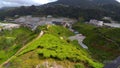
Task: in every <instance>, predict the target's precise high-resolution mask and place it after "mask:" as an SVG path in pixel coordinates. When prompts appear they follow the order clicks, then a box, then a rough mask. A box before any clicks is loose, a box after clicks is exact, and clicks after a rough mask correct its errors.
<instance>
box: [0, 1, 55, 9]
mask: <svg viewBox="0 0 120 68" xmlns="http://www.w3.org/2000/svg"><path fill="white" fill-rule="evenodd" d="M53 1H56V0H0V8H1V7H17V6H30V5H41V4H45V3H49V2H53Z"/></svg>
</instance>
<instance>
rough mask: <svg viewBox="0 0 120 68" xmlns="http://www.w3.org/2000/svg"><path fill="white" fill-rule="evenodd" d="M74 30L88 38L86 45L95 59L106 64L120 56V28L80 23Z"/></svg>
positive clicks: (85, 41) (75, 25)
mask: <svg viewBox="0 0 120 68" xmlns="http://www.w3.org/2000/svg"><path fill="white" fill-rule="evenodd" d="M73 28H74V29H76V30H78V31H79V32H80V33H82V34H84V35H85V36H86V39H85V40H84V43H85V44H86V45H88V47H89V50H90V52H91V54H92V55H94V58H95V59H97V60H99V61H101V62H104V61H105V60H111V59H115V58H116V57H118V56H120V36H119V34H120V28H107V27H101V28H100V27H95V26H93V25H89V24H84V23H80V22H79V23H77V24H74V26H73Z"/></svg>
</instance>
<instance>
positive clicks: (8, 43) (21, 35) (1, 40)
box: [0, 27, 36, 64]
mask: <svg viewBox="0 0 120 68" xmlns="http://www.w3.org/2000/svg"><path fill="white" fill-rule="evenodd" d="M35 36H36V34H34V33H33V32H32V31H31V30H30V29H28V28H25V27H20V28H17V29H13V30H3V31H1V32H0V64H1V63H2V62H4V61H5V60H7V59H9V58H10V57H11V56H13V55H14V54H15V53H16V52H17V51H18V50H19V49H20V48H21V47H22V46H24V45H25V44H26V43H27V42H28V41H30V40H32V39H33V38H34V37H35Z"/></svg>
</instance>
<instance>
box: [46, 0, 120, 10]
mask: <svg viewBox="0 0 120 68" xmlns="http://www.w3.org/2000/svg"><path fill="white" fill-rule="evenodd" d="M60 4H62V5H68V6H74V7H81V8H93V7H94V8H96V7H97V6H103V5H108V4H112V5H119V2H118V1H116V0H58V1H56V2H53V3H49V4H47V5H60Z"/></svg>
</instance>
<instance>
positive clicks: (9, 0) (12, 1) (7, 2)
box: [0, 0, 120, 8]
mask: <svg viewBox="0 0 120 68" xmlns="http://www.w3.org/2000/svg"><path fill="white" fill-rule="evenodd" d="M53 1H56V0H0V8H1V7H14V6H15V7H16V6H30V5H41V4H45V3H49V2H53ZM118 1H119V2H120V0H118Z"/></svg>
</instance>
